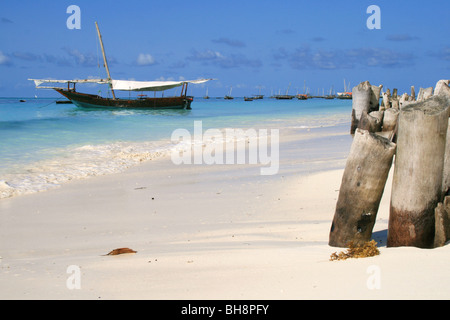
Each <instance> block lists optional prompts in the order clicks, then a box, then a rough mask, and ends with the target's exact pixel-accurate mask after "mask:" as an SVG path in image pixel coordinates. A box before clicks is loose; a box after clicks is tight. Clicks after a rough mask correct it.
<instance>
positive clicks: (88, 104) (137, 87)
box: [28, 22, 212, 109]
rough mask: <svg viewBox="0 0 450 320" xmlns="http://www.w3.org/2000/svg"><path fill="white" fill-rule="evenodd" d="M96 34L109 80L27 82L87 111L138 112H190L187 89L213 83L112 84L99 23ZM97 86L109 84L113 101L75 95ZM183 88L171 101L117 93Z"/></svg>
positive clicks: (119, 82)
mask: <svg viewBox="0 0 450 320" xmlns="http://www.w3.org/2000/svg"><path fill="white" fill-rule="evenodd" d="M95 26H96V28H97V34H98V38H99V42H100V45H101V49H102V54H103V61H104V66H105V69H106V72H107V75H108V77H107V78H106V79H75V80H53V79H28V80H31V81H34V83H35V85H36V88H38V89H54V90H55V91H57V92H58V93H59V94H61V95H63V96H64V97H66V98H67V99H69V100H70V101H72V102H73V104H75V105H76V106H78V107H84V108H137V109H149V108H151V109H153V108H155V109H159V108H165V109H191V103H192V101H193V100H194V97H192V96H188V95H187V87H188V84H189V83H193V84H200V83H204V82H207V81H210V80H212V79H198V80H189V81H130V80H113V79H112V78H111V74H110V72H109V67H108V61H107V59H106V54H105V49H104V46H103V40H102V36H101V34H100V29H99V27H98V24H97V22H95ZM43 83H60V84H61V83H62V84H66V85H67V88H61V87H48V86H46V87H41V86H40V85H41V84H43ZM83 83H96V84H108V85H109V88H110V91H111V94H112V97H102V96H99V95H95V94H88V93H81V92H77V91H76V88H75V86H76V84H83ZM176 87H182V89H181V95H179V96H171V97H164V96H162V97H153V98H149V97H147V96H146V95H142V94H141V95H139V96H138V97H137V98H134V99H132V98H131V97H130V98H128V99H126V98H117V97H116V95H115V91H116V90H117V91H137V92H144V91H153V92H157V91H165V90H168V89H172V88H176Z"/></svg>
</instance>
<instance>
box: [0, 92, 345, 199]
mask: <svg viewBox="0 0 450 320" xmlns="http://www.w3.org/2000/svg"><path fill="white" fill-rule="evenodd" d="M54 101H55V99H34V98H29V99H26V102H19V99H18V98H0V182H1V181H3V183H4V182H5V181H6V182H7V183H8V184H7V187H8V188H9V187H14V188H16V189H17V188H20V187H21V186H22V185H24V184H27V185H32V184H33V183H34V184H38V185H40V187H39V188H43V186H42V183H41V182H36V179H38V178H37V176H41V177H42V176H45V178H43V179H44V180H45V181H47V182H48V181H50V183H54V184H58V183H60V182H61V181H60V180H61V179H62V180H64V179H67V180H70V179H72V178H76V177H78V176H79V175H80V176H86V175H87V176H89V175H96V174H104V173H108V172H115V171H117V170H119V168H118V167H120V164H119V163H118V162H122V164H123V166H125V167H126V166H130V165H132V163H131V162H133V161H140V160H145V159H148V158H149V157H154V156H155V155H157V154H163V153H164V152H167V151H168V150H170V148H172V147H173V143H172V142H171V141H170V138H171V134H172V132H173V131H174V130H175V129H178V128H185V129H187V130H189V131H193V124H194V121H197V120H201V121H202V125H203V130H206V129H208V128H218V129H221V128H251V127H259V128H261V127H265V128H277V127H291V128H297V129H307V128H312V127H320V126H333V125H339V124H343V123H347V122H349V114H351V100H350V101H349V100H324V99H309V100H306V101H305V100H297V99H293V100H276V99H270V98H265V99H263V100H254V101H244V99H242V98H235V99H234V100H224V99H216V98H210V99H207V100H205V99H203V98H195V99H194V102H193V103H192V110H98V109H95V110H90V109H83V108H78V107H76V106H75V105H73V104H56V103H55V102H54ZM117 158H119V159H120V160H121V161H112V160H114V159H116V160H117ZM123 159H127V160H129V161H131V162H127V161H122V160H123ZM124 162H125V163H124ZM76 171H77V172H76ZM49 175H51V176H52V177H53V178H52V179H49ZM62 177H63V178H62ZM4 187H5V186H4ZM5 188H6V187H5ZM0 192H1V186H0ZM0 198H1V196H0Z"/></svg>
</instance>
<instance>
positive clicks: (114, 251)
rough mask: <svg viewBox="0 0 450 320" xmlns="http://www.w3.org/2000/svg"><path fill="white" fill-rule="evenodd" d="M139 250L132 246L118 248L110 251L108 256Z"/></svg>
mask: <svg viewBox="0 0 450 320" xmlns="http://www.w3.org/2000/svg"><path fill="white" fill-rule="evenodd" d="M136 252H137V251H134V250H133V249H130V248H117V249H114V250H112V251H110V252H109V253H108V254H106V256H117V255H119V254H125V253H136Z"/></svg>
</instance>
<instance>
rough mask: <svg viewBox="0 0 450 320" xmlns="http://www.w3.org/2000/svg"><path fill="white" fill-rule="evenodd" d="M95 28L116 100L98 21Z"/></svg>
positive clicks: (114, 96)
mask: <svg viewBox="0 0 450 320" xmlns="http://www.w3.org/2000/svg"><path fill="white" fill-rule="evenodd" d="M95 26H96V28H97V33H98V39H99V41H100V46H101V47H102V54H103V61H104V62H105V68H106V73H107V74H108V80H109V81H110V84H109V86H110V88H111V92H112V95H113V98H114V99H116V95H115V94H114V90H113V88H112V85H111V74H110V73H109V67H108V61H106V55H105V48H104V47H103V40H102V35H101V34H100V29H99V28H98V24H97V21H95Z"/></svg>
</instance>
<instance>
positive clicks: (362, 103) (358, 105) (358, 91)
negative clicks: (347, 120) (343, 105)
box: [350, 81, 372, 134]
mask: <svg viewBox="0 0 450 320" xmlns="http://www.w3.org/2000/svg"><path fill="white" fill-rule="evenodd" d="M371 98H372V86H371V85H370V83H369V81H365V82H361V83H360V84H359V85H357V86H356V87H353V89H352V124H351V128H350V133H351V134H354V133H355V130H356V129H357V128H358V124H359V121H360V119H361V116H362V113H363V111H365V112H367V113H369V112H370V101H371Z"/></svg>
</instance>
